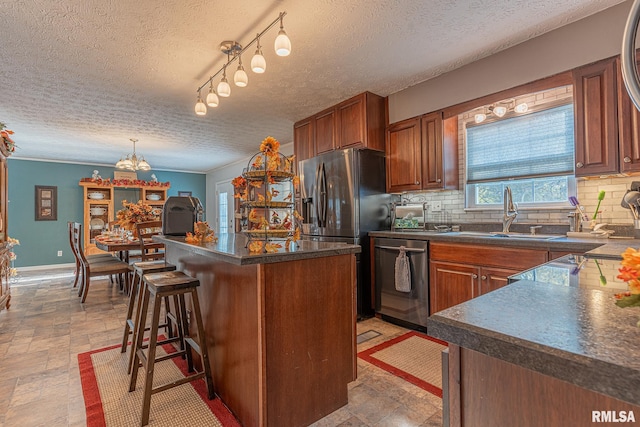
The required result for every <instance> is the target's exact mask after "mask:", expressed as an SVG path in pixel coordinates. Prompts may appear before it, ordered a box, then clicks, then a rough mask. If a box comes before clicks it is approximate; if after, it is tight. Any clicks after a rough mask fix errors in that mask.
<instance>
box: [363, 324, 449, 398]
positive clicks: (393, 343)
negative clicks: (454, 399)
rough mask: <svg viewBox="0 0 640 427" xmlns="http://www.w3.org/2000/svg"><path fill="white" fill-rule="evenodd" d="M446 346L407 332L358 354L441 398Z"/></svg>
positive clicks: (429, 338)
mask: <svg viewBox="0 0 640 427" xmlns="http://www.w3.org/2000/svg"><path fill="white" fill-rule="evenodd" d="M445 348H447V343H446V342H444V341H441V340H439V339H436V338H433V337H430V336H428V335H425V334H421V333H419V332H414V331H411V332H407V333H405V334H403V335H400V336H399V337H396V338H393V339H390V340H389V341H385V342H383V343H381V344H378V345H376V346H374V347H371V348H369V349H367V350H363V351H361V352H360V353H358V357H360V358H361V359H362V360H366V361H367V362H369V363H371V364H373V365H375V366H377V367H379V368H381V369H384V370H385V371H387V372H389V373H392V374H393V375H396V376H398V377H400V378H402V379H404V380H406V381H408V382H410V383H411V384H414V385H416V386H418V387H420V388H421V389H423V390H426V391H428V392H429V393H431V394H434V395H436V396H438V397H440V398H442V354H441V353H442V350H444V349H445Z"/></svg>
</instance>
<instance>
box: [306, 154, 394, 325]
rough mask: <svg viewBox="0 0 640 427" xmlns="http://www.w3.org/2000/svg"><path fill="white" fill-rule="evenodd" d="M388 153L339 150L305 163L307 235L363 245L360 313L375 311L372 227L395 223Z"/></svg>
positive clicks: (366, 314)
mask: <svg viewBox="0 0 640 427" xmlns="http://www.w3.org/2000/svg"><path fill="white" fill-rule="evenodd" d="M384 161H385V160H384V153H383V152H380V151H374V150H368V149H356V148H351V149H346V150H336V151H331V152H329V153H325V154H321V155H319V156H316V157H314V158H311V159H307V160H302V161H300V163H299V169H298V170H299V173H300V191H301V201H302V207H301V214H302V216H303V217H304V221H303V225H302V234H303V237H302V238H303V239H307V240H317V241H328V242H345V243H353V244H357V245H360V246H361V247H362V253H360V254H359V256H358V257H357V261H356V262H357V271H358V284H357V308H358V316H359V317H366V316H369V315H372V314H373V306H372V301H371V297H372V296H371V287H372V286H371V261H370V259H371V256H370V248H369V237H368V235H367V234H368V232H369V231H373V230H388V229H389V228H390V215H389V211H390V205H391V202H392V200H394V199H395V196H392V195H390V194H386V192H385V191H386V186H385V164H384Z"/></svg>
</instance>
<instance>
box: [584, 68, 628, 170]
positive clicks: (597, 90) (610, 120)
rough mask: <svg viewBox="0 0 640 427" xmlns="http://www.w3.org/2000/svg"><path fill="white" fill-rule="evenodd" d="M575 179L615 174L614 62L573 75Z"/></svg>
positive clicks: (616, 160)
mask: <svg viewBox="0 0 640 427" xmlns="http://www.w3.org/2000/svg"><path fill="white" fill-rule="evenodd" d="M573 78H574V91H575V93H574V99H575V107H574V108H575V113H574V114H575V138H576V140H575V147H576V153H575V158H576V164H575V166H576V169H575V174H576V176H592V175H602V174H609V173H617V172H618V125H617V114H618V113H617V106H616V91H617V89H616V81H617V78H616V62H615V58H609V59H606V60H603V61H598V62H595V63H593V64H588V65H585V66H583V67H579V68H577V69H575V70H574V71H573Z"/></svg>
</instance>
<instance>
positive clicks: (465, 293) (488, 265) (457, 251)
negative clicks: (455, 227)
mask: <svg viewBox="0 0 640 427" xmlns="http://www.w3.org/2000/svg"><path fill="white" fill-rule="evenodd" d="M547 260H548V252H547V251H546V250H540V249H520V248H513V247H509V248H506V247H495V246H489V245H468V244H457V243H438V242H432V243H431V245H430V273H431V274H430V279H429V293H430V298H429V299H430V304H431V306H430V313H431V314H433V313H436V312H438V311H440V310H444V309H445V308H449V307H452V306H454V305H457V304H460V303H462V302H465V301H467V300H470V299H471V298H475V297H476V296H478V295H482V294H486V293H487V292H491V291H493V290H495V289H498V288H501V287H502V286H505V285H506V284H507V277H509V276H511V275H512V274H516V273H519V272H520V271H523V270H526V269H529V268H531V267H535V266H536V265H540V264H543V263H545V262H547Z"/></svg>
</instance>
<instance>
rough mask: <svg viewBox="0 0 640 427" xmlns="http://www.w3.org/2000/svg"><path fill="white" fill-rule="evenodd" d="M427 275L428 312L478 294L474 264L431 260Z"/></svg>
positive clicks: (477, 274)
mask: <svg viewBox="0 0 640 427" xmlns="http://www.w3.org/2000/svg"><path fill="white" fill-rule="evenodd" d="M430 270H431V276H430V277H429V299H430V301H429V305H430V307H429V312H430V313H431V314H433V313H436V312H438V311H440V310H444V309H445V308H449V307H453V306H454V305H457V304H460V303H463V302H465V301H468V300H470V299H471V298H475V297H476V296H478V295H479V294H480V290H479V283H478V277H479V274H480V271H479V268H478V267H476V266H470V265H464V264H457V263H450V262H441V261H432V262H431V263H430Z"/></svg>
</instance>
